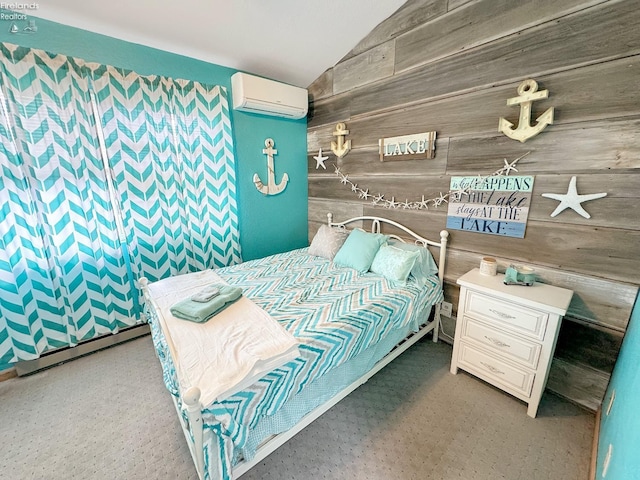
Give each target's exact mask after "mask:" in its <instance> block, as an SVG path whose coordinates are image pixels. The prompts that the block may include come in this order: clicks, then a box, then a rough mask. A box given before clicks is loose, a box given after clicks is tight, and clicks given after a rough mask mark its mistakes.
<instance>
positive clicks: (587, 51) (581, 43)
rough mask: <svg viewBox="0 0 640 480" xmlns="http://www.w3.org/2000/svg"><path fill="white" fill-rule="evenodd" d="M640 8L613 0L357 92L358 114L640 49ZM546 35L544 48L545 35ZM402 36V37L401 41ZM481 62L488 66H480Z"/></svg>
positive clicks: (355, 107) (354, 111) (353, 107)
mask: <svg viewBox="0 0 640 480" xmlns="http://www.w3.org/2000/svg"><path fill="white" fill-rule="evenodd" d="M639 23H640V9H638V8H637V6H636V5H635V3H634V2H632V1H626V2H615V3H614V2H608V3H605V4H604V5H599V6H597V7H594V8H591V9H588V10H585V11H582V12H579V13H576V14H573V15H569V16H567V17H563V18H561V19H558V20H557V21H554V22H549V23H545V24H543V25H540V26H538V27H535V28H531V29H527V30H524V31H522V32H520V33H519V34H517V35H511V36H508V37H504V38H502V39H500V40H497V41H495V42H492V43H490V44H488V45H485V46H483V47H482V48H476V49H472V50H469V51H466V52H463V53H461V54H458V55H454V56H450V57H446V58H444V59H442V60H439V61H436V62H433V63H430V64H428V65H425V66H423V67H420V68H414V69H411V70H407V71H405V72H402V73H399V74H396V75H394V76H393V77H392V78H390V79H387V80H383V81H380V82H378V83H377V84H376V85H375V88H370V89H358V90H356V91H354V92H353V99H352V102H351V113H352V115H359V114H363V113H367V112H373V111H376V110H381V109H386V108H390V107H394V106H398V105H403V104H409V103H411V102H415V101H420V100H422V99H425V98H430V97H439V96H450V95H453V94H460V93H463V92H467V91H473V90H478V89H481V88H485V87H488V86H491V85H495V84H506V83H510V82H519V81H521V80H523V79H525V78H530V77H539V76H541V75H545V74H548V73H553V72H554V71H566V70H569V69H572V68H576V67H579V66H583V65H586V64H592V63H593V64H595V63H599V62H602V61H604V60H607V59H616V58H623V57H626V56H631V55H637V54H639V53H640V36H639V35H638V34H637V33H636V31H637V29H636V28H635V27H636V26H637V25H638V24H639ZM541 38H544V47H545V48H541V45H540V39H541ZM398 40H399V39H398ZM479 65H481V66H482V68H478V66H479Z"/></svg>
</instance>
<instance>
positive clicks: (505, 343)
mask: <svg viewBox="0 0 640 480" xmlns="http://www.w3.org/2000/svg"><path fill="white" fill-rule="evenodd" d="M463 322H464V325H463V327H462V338H463V339H465V340H468V341H475V342H479V343H480V344H482V345H483V346H485V347H487V348H489V349H491V350H493V351H494V352H496V353H499V354H500V355H504V356H505V357H506V358H508V359H510V360H513V361H515V362H518V363H522V364H523V365H525V366H526V367H529V368H533V369H536V368H537V367H538V360H539V358H540V350H541V349H542V346H541V345H540V344H539V343H533V342H529V341H526V340H522V339H519V338H516V337H514V336H513V335H509V334H507V333H505V332H502V331H500V330H496V329H495V328H491V327H490V326H489V325H485V324H484V323H482V322H479V321H477V320H474V319H473V318H469V317H464V318H463Z"/></svg>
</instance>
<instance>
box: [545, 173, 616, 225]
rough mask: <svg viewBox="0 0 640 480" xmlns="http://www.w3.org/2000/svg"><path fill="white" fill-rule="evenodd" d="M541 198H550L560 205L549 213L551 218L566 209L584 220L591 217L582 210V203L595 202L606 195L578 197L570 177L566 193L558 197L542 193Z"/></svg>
mask: <svg viewBox="0 0 640 480" xmlns="http://www.w3.org/2000/svg"><path fill="white" fill-rule="evenodd" d="M542 196H543V197H545V198H551V199H553V200H558V201H559V202H560V205H558V206H557V208H556V209H555V210H554V211H553V213H551V216H552V217H555V216H556V215H558V214H559V213H560V212H562V211H564V210H565V209H567V208H570V209H572V210H574V211H575V212H576V213H578V214H580V215H582V216H583V217H584V218H591V215H589V214H588V213H587V211H586V210H585V209H584V208H582V205H581V203H582V202H588V201H589V200H595V199H597V198H602V197H606V196H607V194H606V193H592V194H590V195H579V194H578V190H577V188H576V177H571V181H570V182H569V189H568V190H567V193H565V194H564V195H560V194H557V193H543V194H542Z"/></svg>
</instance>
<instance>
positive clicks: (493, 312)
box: [464, 290, 549, 340]
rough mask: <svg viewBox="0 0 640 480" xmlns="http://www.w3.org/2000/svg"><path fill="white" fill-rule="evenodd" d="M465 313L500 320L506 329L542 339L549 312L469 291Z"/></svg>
mask: <svg viewBox="0 0 640 480" xmlns="http://www.w3.org/2000/svg"><path fill="white" fill-rule="evenodd" d="M464 310H465V313H467V314H470V315H474V314H475V315H479V316H480V317H485V318H487V319H489V320H490V321H496V322H498V323H499V324H500V325H501V326H502V327H504V328H505V329H506V330H511V331H513V332H516V333H519V334H521V335H525V336H528V337H531V338H535V339H537V340H542V339H543V338H544V334H545V331H546V328H547V321H548V320H549V314H548V313H545V312H540V311H538V310H533V309H531V308H527V307H524V306H521V305H517V304H514V303H509V302H505V301H504V300H501V299H497V298H493V297H490V296H488V295H484V294H482V293H478V292H474V291H472V290H471V291H469V292H468V294H467V304H466V305H465V309H464Z"/></svg>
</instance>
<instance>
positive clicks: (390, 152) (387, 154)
mask: <svg viewBox="0 0 640 480" xmlns="http://www.w3.org/2000/svg"><path fill="white" fill-rule="evenodd" d="M378 145H379V151H380V161H381V162H390V161H392V160H414V159H423V158H433V157H434V156H435V151H436V132H426V133H414V134H412V135H403V136H401V137H389V138H381V139H380V140H378Z"/></svg>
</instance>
